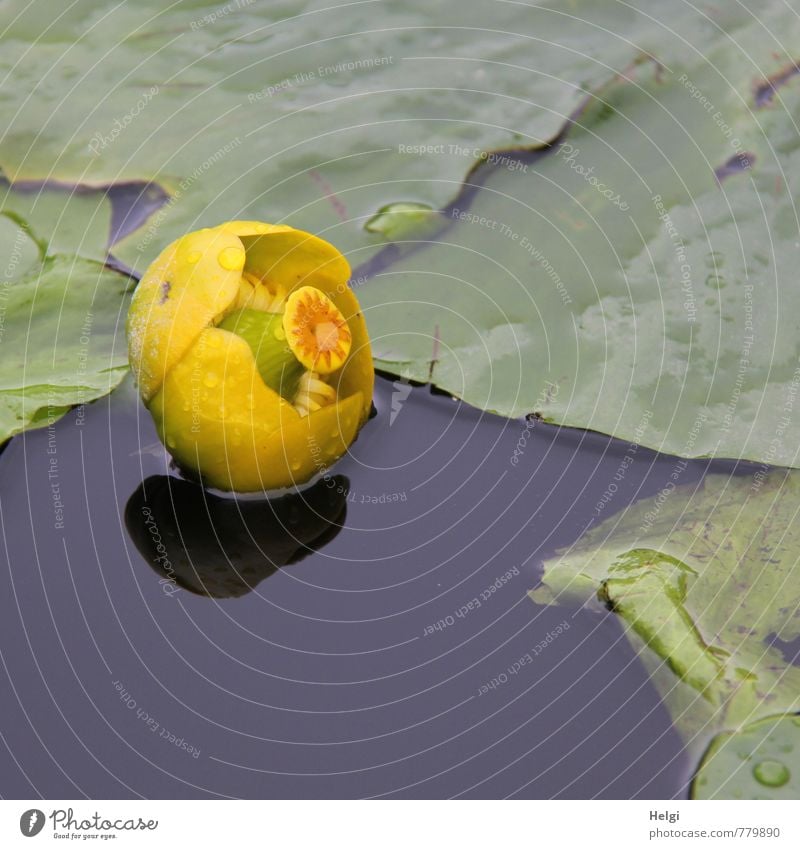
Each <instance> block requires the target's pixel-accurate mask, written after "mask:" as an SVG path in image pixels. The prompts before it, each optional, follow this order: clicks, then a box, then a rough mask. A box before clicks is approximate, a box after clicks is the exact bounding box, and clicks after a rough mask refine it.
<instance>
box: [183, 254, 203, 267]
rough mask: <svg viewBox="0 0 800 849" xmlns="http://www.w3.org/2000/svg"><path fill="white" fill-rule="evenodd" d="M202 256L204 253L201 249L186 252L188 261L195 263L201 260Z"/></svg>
mask: <svg viewBox="0 0 800 849" xmlns="http://www.w3.org/2000/svg"><path fill="white" fill-rule="evenodd" d="M201 256H202V254H201V253H200V251H189V253H188V254H186V262H188V263H191V264H192V265H194V264H195V263H196V262H198V261H199V259H200V257H201Z"/></svg>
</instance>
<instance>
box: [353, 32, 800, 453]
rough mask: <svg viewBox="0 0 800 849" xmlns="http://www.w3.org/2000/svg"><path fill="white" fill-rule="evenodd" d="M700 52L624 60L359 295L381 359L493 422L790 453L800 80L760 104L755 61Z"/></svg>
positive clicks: (799, 439) (794, 436) (797, 441)
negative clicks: (626, 73) (437, 231)
mask: <svg viewBox="0 0 800 849" xmlns="http://www.w3.org/2000/svg"><path fill="white" fill-rule="evenodd" d="M789 30H790V31H792V32H797V27H792V26H789ZM743 38H745V42H747V45H748V49H749V50H751V52H750V55H752V56H758V55H762V54H764V53H765V51H766V50H767V48H765V46H764V45H760V44H759V42H758V40H755V41H754V43H753V44H752V45H750V43H749V42H748V35H747V31H745V33H744V35H743ZM798 43H799V44H800V33H798ZM708 62H709V64H708V65H707V66H701V67H696V68H687V67H682V66H680V65H678V66H675V67H673V68H672V69H671V72H670V73H668V74H667V73H665V72H664V71H663V69H661V70H659V69H658V68H653V67H652V66H650V65H640V66H639V67H638V68H637V71H636V73H635V75H633V74H632V75H631V76H630V77H628V78H626V79H622V80H618V81H617V82H616V83H615V84H613V85H611V86H609V87H608V88H606V89H605V90H603V91H602V92H600V93H598V95H597V98H596V99H595V100H593V101H592V102H591V103H590V104H589V105H588V106H587V108H586V109H585V110H584V111H583V112H582V113H580V115H579V116H578V117H577V118H576V123H575V125H574V126H572V127H571V128H570V129H569V131H568V132H567V134H566V135H565V136H563V137H561V138H560V139H559V140H558V141H556V142H555V143H554V144H553V145H552V146H551V147H550V148H548V149H546V150H543V151H541V152H540V153H539V155H538V156H536V157H531V158H530V160H529V162H528V163H527V164H525V167H526V169H527V170H526V171H525V172H524V173H520V172H519V171H518V170H512V169H511V168H510V167H496V168H495V169H494V171H493V173H492V174H491V175H490V176H489V177H488V179H487V180H486V182H485V185H484V186H483V188H482V189H481V191H479V192H477V193H476V194H475V195H474V198H472V199H470V198H466V199H465V202H464V203H463V204H461V203H460V202H456V203H455V204H454V205H453V206H452V207H451V208H450V209H449V210H448V212H449V215H450V219H451V226H450V227H449V229H447V230H446V231H445V232H444V233H443V234H442V235H441V236H440V238H439V240H438V241H436V242H432V243H430V244H426V245H424V246H421V247H420V249H419V250H417V251H414V252H406V253H405V254H404V255H403V256H402V257H400V258H399V259H398V260H397V261H394V262H391V263H390V264H389V265H388V267H386V268H383V269H382V270H381V273H380V275H378V276H377V277H376V278H375V279H374V280H373V281H371V282H370V283H369V285H367V286H364V287H362V288H361V289H360V293H359V297H360V299H361V301H362V304H363V306H364V308H365V314H366V318H367V322H368V326H369V329H370V332H371V336H372V339H373V349H374V353H375V358H376V364H377V366H378V367H379V368H381V369H384V370H388V371H393V372H396V373H399V372H402V373H404V374H407V375H409V376H410V377H411V378H413V379H415V380H422V381H425V380H427V379H428V376H429V375H430V374H431V373H432V380H433V382H434V383H435V384H436V385H437V386H439V387H441V388H443V389H445V390H448V391H449V392H451V393H453V394H454V395H456V396H458V397H459V398H463V399H464V400H466V401H467V402H469V403H470V404H472V405H474V406H476V407H479V408H482V409H487V410H491V411H494V412H497V413H500V414H502V415H506V416H512V417H517V416H521V415H525V414H530V413H536V414H537V415H538V416H539V417H541V418H542V419H544V420H546V421H549V422H554V423H557V424H560V425H568V426H574V427H580V428H585V429H591V430H597V431H601V432H603V433H608V434H612V435H614V436H617V437H619V438H621V439H625V440H635V441H637V442H639V443H640V444H644V445H646V446H648V447H650V448H654V449H656V450H659V451H662V452H666V453H670V454H676V455H679V456H683V457H708V456H714V457H730V458H746V459H750V460H754V461H758V462H766V463H770V464H773V465H782V466H795V465H797V464H798V462H799V461H800V453H798V447H799V446H800V405H797V404H795V403H794V397H795V394H796V387H797V382H798V377H797V375H798V372H797V369H798V357H800V333H799V332H798V330H800V327H799V326H798V319H797V316H798V315H800V289H799V288H798V287H797V286H796V285H795V276H796V275H795V271H796V267H797V262H798V260H800V239H798V235H797V232H798V231H797V222H796V218H795V208H796V198H797V194H796V188H797V186H796V184H797V179H796V176H795V175H796V173H797V168H796V165H797V164H798V163H800V135H798V134H797V132H796V130H795V129H794V118H793V115H794V114H796V112H797V110H798V108H800V77H797V78H796V79H795V78H792V79H791V80H790V81H788V82H787V83H786V85H785V86H784V87H783V88H781V89H780V102H777V101H776V103H775V104H774V105H773V106H771V107H769V108H766V107H765V108H762V109H756V108H755V105H754V95H753V79H752V71H751V69H750V68H748V67H745V66H742V65H741V63H739V61H738V58H735V57H732V56H731V54H730V52H729V51H728V50H718V51H717V52H716V53H713V52H712V53H710V54H709V57H708ZM697 93H699V96H697ZM776 96H777V95H776ZM701 98H702V99H701ZM708 104H710V105H711V107H712V108H709V105H708ZM432 361H435V362H433V366H434V367H433V369H432V367H431V366H432ZM776 411H781V415H780V416H776ZM784 419H785V420H784Z"/></svg>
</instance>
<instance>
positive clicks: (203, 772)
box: [0, 380, 703, 798]
mask: <svg viewBox="0 0 800 849" xmlns="http://www.w3.org/2000/svg"><path fill="white" fill-rule="evenodd" d="M409 391H410V394H409ZM393 394H394V395H395V398H394V400H395V407H396V414H395V416H394V420H393V421H392V416H391V406H392V395H393ZM406 395H407V396H408V397H405V396H406ZM375 403H376V407H377V410H378V413H377V415H376V416H375V417H374V418H373V419H372V420H371V421H370V422H369V423H368V425H367V426H366V427H365V429H364V430H363V431H362V434H361V436H360V437H359V439H358V441H357V442H356V443H355V445H354V446H353V448H352V453H351V455H350V456H349V457H347V458H346V459H345V460H343V461H342V462H341V463H339V464H338V465H337V466H336V467H335V469H334V470H333V473H335V475H336V477H333V478H330V479H329V480H323V481H321V482H320V483H318V484H317V485H316V486H315V487H314V488H312V489H311V490H309V491H307V492H306V493H304V494H303V495H302V496H300V497H295V498H290V499H283V500H281V501H280V502H275V503H273V505H272V506H270V504H265V503H264V502H258V501H255V502H253V501H245V502H241V503H237V502H234V501H231V500H220V501H218V500H216V499H215V498H213V497H212V496H208V497H207V496H204V494H203V493H202V491H201V490H198V489H197V488H196V487H194V486H193V485H191V484H188V483H186V482H184V481H180V480H179V479H177V478H175V477H174V476H173V477H171V478H168V479H166V478H164V477H163V476H164V475H165V473H167V472H168V468H167V461H166V457H165V455H164V454H163V451H162V450H161V449H160V447H159V445H158V443H157V439H156V436H155V433H154V430H153V428H152V424H151V421H150V418H149V415H148V414H147V413H146V412H145V411H144V410H143V409H142V408H141V406H140V405H139V404H138V401H137V400H136V399H135V395H134V394H133V392H132V389H131V387H130V386H128V385H126V386H123V387H122V389H121V390H120V391H118V392H117V393H115V394H114V395H113V396H111V398H109V399H105V400H103V401H100V402H97V403H95V404H94V405H91V406H90V407H87V408H86V410H85V411H81V410H77V411H73V412H71V413H70V414H68V415H67V416H66V417H65V418H64V419H62V420H61V421H60V422H58V423H57V424H56V425H55V426H54V427H52V428H49V429H48V428H45V429H43V430H40V431H37V432H32V433H29V434H28V435H26V436H25V437H24V438H19V437H18V438H15V439H14V440H12V442H11V443H10V444H9V445H8V446H7V447H6V449H5V451H4V452H3V453H2V455H1V456H0V519H2V534H3V549H2V558H3V571H4V574H5V577H4V584H5V587H6V589H5V591H4V592H3V593H2V594H0V599H2V601H1V604H2V609H0V646H1V647H2V662H3V668H2V670H0V682H1V683H0V693H1V695H0V700H1V701H0V704H2V718H1V719H0V732H1V733H2V743H3V745H1V746H0V793H2V795H3V796H5V797H36V796H39V795H41V796H44V797H56V798H59V797H60V798H64V797H66V798H72V797H82V796H87V797H94V798H114V797H123V798H124V797H137V796H144V797H154V798H161V797H166V798H170V797H197V796H233V797H266V798H269V797H309V798H317V797H363V796H394V797H451V796H463V797H505V796H513V797H520V798H541V797H583V798H587V797H594V796H599V797H615V798H620V797H633V796H639V797H649V798H655V797H662V798H663V797H671V796H673V795H685V784H686V781H687V779H688V778H689V774H690V771H691V765H690V764H689V762H688V759H687V757H686V756H685V755H684V754H683V752H682V745H681V741H680V739H679V737H678V735H677V733H676V732H675V731H674V730H673V728H672V726H671V723H670V720H669V717H668V715H667V712H666V710H665V709H664V708H663V707H662V705H661V703H660V700H659V698H658V695H657V693H656V691H655V690H654V688H653V686H652V685H651V684H650V682H649V680H648V677H647V675H646V673H645V671H644V669H643V667H642V666H641V665H640V662H639V661H638V659H637V658H636V656H635V655H634V653H633V651H632V650H631V649H630V647H629V645H628V643H627V641H626V639H625V637H624V635H623V634H622V631H621V629H620V627H619V625H618V622H617V621H616V619H615V618H614V616H613V615H611V614H608V615H606V616H597V615H596V614H592V613H589V612H584V611H571V610H565V609H563V608H544V607H537V606H535V605H533V603H532V602H531V601H530V600H529V599H528V598H527V596H526V591H527V590H528V589H529V588H531V587H533V586H534V585H535V584H536V583H537V580H538V576H539V570H540V562H541V560H542V558H543V557H545V556H547V555H548V554H549V553H551V552H552V551H553V549H555V548H556V547H558V546H560V545H565V544H569V543H570V542H572V541H574V540H575V539H577V538H578V536H579V535H580V534H581V532H582V530H583V529H584V528H585V527H586V524H587V522H588V521H589V519H588V517H590V516H592V515H594V505H595V504H596V502H597V501H598V500H599V499H600V498H601V497H602V494H603V492H604V491H605V490H606V487H607V486H608V482H609V480H611V478H612V476H613V475H614V473H615V471H616V470H617V467H618V465H619V460H620V458H621V456H623V455H624V453H625V446H624V445H622V444H620V443H615V442H614V441H613V440H610V439H607V438H605V437H600V436H597V435H593V434H585V433H581V432H577V431H572V430H561V431H559V430H558V429H556V428H551V427H547V426H544V425H539V424H537V425H536V426H535V427H534V428H533V429H532V430H526V428H525V426H524V424H523V423H520V422H517V421H507V420H505V419H500V418H496V417H493V416H490V415H487V414H481V413H480V412H478V411H476V410H474V409H471V408H469V407H466V406H465V405H462V404H460V403H459V402H457V401H454V400H452V399H450V398H448V397H445V396H442V395H436V394H431V393H430V392H429V391H428V390H427V389H426V388H414V389H413V390H410V387H407V386H404V385H402V384H397V385H396V386H393V384H392V383H390V382H389V381H387V380H379V381H378V387H377V392H376V398H375ZM521 437H522V441H521V442H520V438H521ZM519 446H522V447H521V449H520V450H521V451H522V453H521V454H518V463H517V465H516V466H514V465H513V464H512V462H511V457H512V455H513V453H514V449H515V447H519ZM673 462H674V461H673V460H671V459H670V458H668V457H667V458H659V457H657V456H656V455H654V454H651V453H649V452H647V451H644V450H640V451H639V452H638V453H637V456H636V460H635V463H634V465H633V467H632V468H631V469H629V470H628V473H627V475H626V477H625V481H624V483H622V484H620V491H619V492H618V493H617V494H616V496H615V499H616V501H615V503H614V504H613V509H617V508H622V507H623V506H624V504H625V503H627V502H629V501H631V500H633V498H634V497H635V496H636V495H637V492H638V496H643V495H646V494H650V493H654V492H656V491H657V490H658V489H659V488H660V487H661V486H662V485H663V483H664V481H665V480H666V479H667V477H668V475H669V472H670V470H671V465H672V463H673ZM702 466H703V464H698V465H697V468H696V469H695V468H694V467H692V469H691V470H690V471H691V472H693V473H694V472H696V474H697V475H699V474H700V473H701V469H702ZM688 474H689V472H687V475H688ZM154 476H156V477H154ZM143 482H144V486H143ZM611 509H612V508H611V506H609V508H608V510H609V512H610V510H611ZM126 514H127V525H126ZM209 515H211V517H212V519H213V521H209V518H208V517H209ZM132 535H133V538H135V539H136V543H135V542H134V539H133V538H132ZM159 543H160V544H161V545H163V548H161V549H159V548H158V544H159ZM137 544H138V547H137ZM140 549H141V551H140ZM142 552H143V553H142ZM164 552H166V554H165V553H164ZM267 558H270V559H271V560H272V561H274V562H276V563H281V564H284V563H285V564H288V565H286V566H285V568H282V569H280V570H277V571H275V570H274V569H273V568H272V567H271V566H270V562H269V560H268V559H267ZM148 561H149V562H148ZM228 561H230V562H231V563H233V564H234V566H235V569H232V568H231V566H230V565H229V563H228ZM159 570H160V571H159ZM237 570H238V572H239V575H240V576H241V577H237ZM259 581H260V583H259ZM248 585H249V586H248ZM182 586H193V587H194V588H195V589H202V587H203V586H205V587H206V588H207V590H208V591H209V592H210V593H212V594H213V595H214V596H215V597H213V598H209V597H206V596H201V595H198V594H196V593H194V592H191V591H188V590H186V589H183V588H181V587H182ZM251 588H252V589H251ZM475 599H478V601H480V604H479V605H478V604H476V603H475V602H474V600H475ZM471 602H472V609H469V608H470V603H471ZM458 611H461V614H462V615H458ZM565 622H566V623H567V625H568V626H569V627H565V626H564V624H563V623H565ZM437 623H439V624H438V627H436V626H437ZM551 633H552V634H556V636H555V637H551V638H550V639H549V641H548V642H547V645H546V647H544V648H542V649H541V650H540V651H539V653H538V654H536V655H534V656H533V659H532V662H528V663H526V664H524V665H522V666H519V664H517V666H516V668H517V669H518V672H517V673H516V674H509V672H508V670H509V668H515V666H514V665H515V663H516V662H517V661H518V660H519V659H520V658H523V657H525V656H526V655H530V654H531V650H532V649H533V648H534V647H535V646H536V645H537V644H538V643H540V642H542V641H546V640H547V638H548V634H551ZM504 679H505V680H504Z"/></svg>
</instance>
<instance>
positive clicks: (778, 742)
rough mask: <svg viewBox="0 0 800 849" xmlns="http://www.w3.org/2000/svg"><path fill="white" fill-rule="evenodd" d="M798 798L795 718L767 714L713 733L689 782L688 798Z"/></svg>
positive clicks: (799, 731)
mask: <svg viewBox="0 0 800 849" xmlns="http://www.w3.org/2000/svg"><path fill="white" fill-rule="evenodd" d="M798 796H800V716H797V715H795V716H777V717H775V716H770V717H767V718H765V719H762V720H760V721H759V722H754V723H753V724H752V725H748V726H746V727H745V728H742V729H741V731H737V732H736V733H733V734H720V735H719V736H718V737H715V738H714V740H713V742H712V743H711V745H710V746H709V749H708V752H707V753H706V755H705V757H704V758H703V762H702V763H701V764H700V769H699V770H698V771H697V775H696V777H695V779H694V782H693V783H692V798H694V799H794V800H796V799H797V798H798Z"/></svg>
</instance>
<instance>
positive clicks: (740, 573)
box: [531, 470, 800, 747]
mask: <svg viewBox="0 0 800 849" xmlns="http://www.w3.org/2000/svg"><path fill="white" fill-rule="evenodd" d="M675 474H677V475H679V474H680V470H678V471H677V472H675ZM799 555H800V473H797V472H779V471H774V472H771V473H769V474H768V473H766V472H764V471H759V472H757V473H756V474H755V475H753V476H728V475H709V476H707V477H706V478H705V481H704V482H703V483H701V484H698V485H697V486H676V485H675V482H674V480H670V481H668V483H667V484H666V485H665V487H664V488H663V489H662V490H661V491H660V492H659V493H658V494H657V495H656V496H654V497H652V498H648V499H644V500H642V501H639V502H637V503H636V504H634V505H633V506H632V507H630V508H628V509H627V510H626V511H625V512H624V513H623V514H621V515H619V516H612V517H611V518H609V519H606V520H605V521H603V522H602V523H601V524H599V525H598V526H597V527H595V528H592V529H591V530H590V531H588V532H587V533H586V534H585V535H584V536H583V537H582V538H581V539H580V540H579V541H578V542H577V543H576V544H575V545H574V546H572V547H571V548H569V549H564V550H563V551H560V552H557V554H556V555H555V556H554V557H553V558H551V559H549V560H547V561H546V562H545V564H544V576H543V580H542V585H541V586H540V587H539V588H538V589H536V590H534V591H533V592H532V593H531V596H532V598H533V600H534V601H536V602H537V603H540V604H552V603H559V604H588V605H589V606H594V607H595V608H597V609H601V608H602V607H603V606H605V607H607V608H610V609H611V610H613V611H614V612H615V613H616V614H617V615H618V616H619V617H620V619H621V621H622V623H623V624H624V626H625V628H626V633H627V635H628V637H629V638H630V639H631V640H632V641H633V642H634V643H635V644H636V645H637V646H638V647H639V649H640V651H641V653H642V657H643V659H644V660H645V663H646V664H647V665H648V666H649V667H650V668H651V670H652V671H653V674H654V678H655V681H656V684H657V685H658V686H659V688H660V689H661V692H662V695H663V697H664V699H665V701H666V703H667V705H668V706H669V707H670V710H671V712H672V715H673V718H674V721H675V723H676V725H677V726H678V727H679V728H680V729H682V731H683V732H684V735H685V737H686V739H687V743H689V744H690V745H693V746H695V747H696V746H698V745H702V743H703V741H704V740H705V739H707V737H708V735H709V734H714V733H718V732H721V731H734V730H740V729H742V728H744V726H746V725H749V724H751V723H753V722H754V721H757V720H759V719H760V718H762V717H765V716H768V715H772V714H775V713H780V712H787V713H788V712H790V711H794V710H797V709H798V708H800V668H798V667H795V666H793V665H792V664H791V662H790V661H789V660H787V659H786V658H785V657H784V655H783V654H782V653H781V651H780V647H779V646H778V645H776V639H777V640H781V641H789V640H792V639H794V638H795V637H797V636H798V635H800V559H799Z"/></svg>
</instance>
